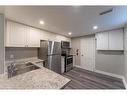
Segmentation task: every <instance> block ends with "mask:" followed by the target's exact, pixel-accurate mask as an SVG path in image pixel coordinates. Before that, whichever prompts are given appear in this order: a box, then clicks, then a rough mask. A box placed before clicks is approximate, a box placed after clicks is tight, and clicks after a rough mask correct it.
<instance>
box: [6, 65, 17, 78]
mask: <svg viewBox="0 0 127 95" xmlns="http://www.w3.org/2000/svg"><path fill="white" fill-rule="evenodd" d="M15 75H16V66H15V64H14V63H11V64H10V66H8V78H11V77H13V76H15Z"/></svg>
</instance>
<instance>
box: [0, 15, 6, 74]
mask: <svg viewBox="0 0 127 95" xmlns="http://www.w3.org/2000/svg"><path fill="white" fill-rule="evenodd" d="M4 21H5V20H4V15H2V14H0V74H2V73H4Z"/></svg>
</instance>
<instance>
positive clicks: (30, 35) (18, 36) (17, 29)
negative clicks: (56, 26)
mask: <svg viewBox="0 0 127 95" xmlns="http://www.w3.org/2000/svg"><path fill="white" fill-rule="evenodd" d="M6 26H7V27H6V47H40V40H51V41H59V42H60V41H61V40H64V41H68V40H71V39H70V38H66V37H64V36H59V35H58V34H55V33H50V32H47V31H43V30H41V29H37V28H33V27H30V26H27V25H23V24H20V23H16V22H13V21H10V20H7V25H6Z"/></svg>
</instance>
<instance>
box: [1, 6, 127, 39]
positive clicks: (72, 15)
mask: <svg viewBox="0 0 127 95" xmlns="http://www.w3.org/2000/svg"><path fill="white" fill-rule="evenodd" d="M111 8H113V11H112V12H111V13H107V14H105V15H99V13H101V12H103V11H106V10H109V9H111ZM0 9H1V7H0ZM126 10H127V6H4V13H5V16H6V18H8V19H11V20H14V21H17V22H21V23H24V24H28V25H31V26H34V27H38V28H41V29H45V30H48V31H51V32H54V33H58V34H62V35H65V36H68V37H78V36H83V35H88V34H92V33H95V32H100V31H105V30H111V29H116V28H121V27H123V26H124V25H125V24H126V23H127V12H126ZM0 11H1V10H0ZM40 20H43V21H44V22H45V24H44V25H40V24H39V21H40ZM94 25H97V26H98V29H97V30H93V26H94ZM68 32H72V35H71V36H69V35H68Z"/></svg>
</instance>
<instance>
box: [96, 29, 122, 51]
mask: <svg viewBox="0 0 127 95" xmlns="http://www.w3.org/2000/svg"><path fill="white" fill-rule="evenodd" d="M96 49H97V50H123V29H118V30H113V31H107V32H101V33H97V34H96Z"/></svg>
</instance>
